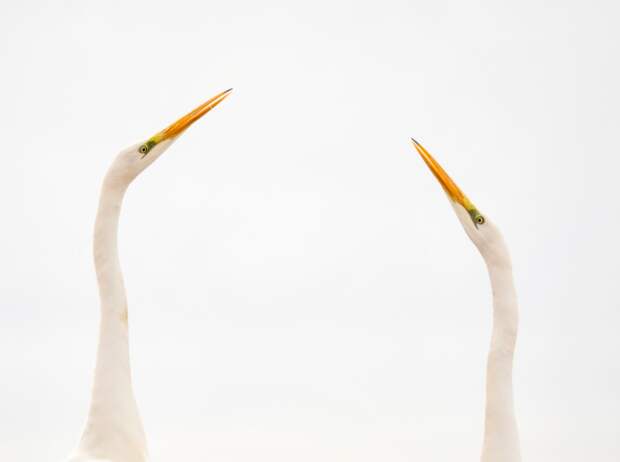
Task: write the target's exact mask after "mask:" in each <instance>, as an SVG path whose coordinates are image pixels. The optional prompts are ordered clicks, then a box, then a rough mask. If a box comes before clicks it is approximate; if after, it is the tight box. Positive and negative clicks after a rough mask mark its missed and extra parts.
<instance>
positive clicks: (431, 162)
mask: <svg viewBox="0 0 620 462" xmlns="http://www.w3.org/2000/svg"><path fill="white" fill-rule="evenodd" d="M411 141H412V142H413V146H414V147H415V148H416V150H417V151H418V153H419V154H420V156H422V159H423V160H424V162H425V163H426V165H427V166H428V168H429V169H430V170H431V172H432V173H433V175H435V178H437V180H438V181H439V184H441V187H442V188H443V190H444V191H445V193H446V195H447V196H448V199H449V200H450V204H451V205H452V208H453V209H454V211H455V212H456V216H457V218H458V219H459V221H460V222H461V224H462V225H463V229H465V232H466V233H467V235H468V236H469V238H470V239H471V241H472V242H473V243H474V244H475V245H476V247H477V248H478V250H479V251H480V253H481V254H482V256H483V257H484V258H485V259H487V260H488V259H492V258H493V257H500V256H501V257H504V256H505V255H506V253H507V248H506V244H505V243H504V239H503V237H502V234H501V233H500V231H499V229H498V228H497V226H495V224H494V223H493V222H492V221H491V220H490V219H489V217H488V216H487V215H484V214H483V213H482V212H480V210H478V209H477V208H476V206H475V205H474V204H473V203H472V202H471V201H470V200H469V199H468V197H467V196H466V195H465V194H464V193H463V192H462V191H461V189H460V188H459V187H458V186H457V185H456V183H455V182H454V181H453V180H452V178H450V176H449V175H448V174H447V173H446V171H445V170H444V169H443V168H442V167H441V165H439V163H438V162H437V161H436V160H435V159H434V158H433V156H431V155H430V153H429V152H428V151H427V150H426V149H424V146H422V145H421V144H420V143H418V142H417V141H416V140H414V139H413V138H411Z"/></svg>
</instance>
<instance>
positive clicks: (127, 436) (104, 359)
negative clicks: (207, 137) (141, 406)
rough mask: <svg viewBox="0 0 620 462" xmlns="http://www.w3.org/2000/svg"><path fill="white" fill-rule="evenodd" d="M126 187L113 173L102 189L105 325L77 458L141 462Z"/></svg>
mask: <svg viewBox="0 0 620 462" xmlns="http://www.w3.org/2000/svg"><path fill="white" fill-rule="evenodd" d="M127 186H128V185H127V184H125V183H122V182H118V181H115V177H114V176H113V175H110V174H108V175H107V176H106V178H105V180H104V182H103V186H102V188H101V196H100V199H99V209H98V212H97V218H96V222H95V233H94V242H93V252H94V260H95V270H96V273H97V282H98V285H99V297H100V302H101V322H100V327H99V345H98V348H97V364H96V367H95V378H94V383H93V389H92V396H91V404H90V410H89V414H88V419H87V423H86V428H85V429H84V432H83V434H82V439H81V441H80V445H79V447H78V454H85V455H88V456H90V457H95V456H96V457H97V458H102V459H106V460H107V459H109V460H123V461H127V462H134V461H135V462H142V461H144V460H146V456H147V450H146V440H145V436H144V430H143V428H142V422H141V419H140V416H139V413H138V408H137V405H136V401H135V398H134V393H133V387H132V383H131V369H130V363H129V336H128V325H127V319H128V318H127V299H126V295H125V287H124V284H123V276H122V272H121V267H120V261H119V257H118V245H117V234H118V221H119V216H120V211H121V205H122V201H123V197H124V195H125V191H126V190H127Z"/></svg>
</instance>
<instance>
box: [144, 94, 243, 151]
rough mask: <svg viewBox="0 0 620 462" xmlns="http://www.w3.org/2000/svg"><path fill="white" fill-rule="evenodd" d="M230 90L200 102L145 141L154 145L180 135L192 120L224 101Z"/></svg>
mask: <svg viewBox="0 0 620 462" xmlns="http://www.w3.org/2000/svg"><path fill="white" fill-rule="evenodd" d="M231 91H232V88H230V89H228V90H226V91H223V92H222V93H219V94H217V95H215V96H214V97H213V98H211V99H210V100H208V101H206V102H204V103H202V104H201V105H200V106H198V107H197V108H196V109H194V110H193V111H191V112H190V113H188V114H186V115H184V116H183V117H181V118H180V119H179V120H177V121H176V122H175V123H173V124H172V125H170V126H168V127H166V128H164V129H163V130H162V131H160V132H159V133H157V134H156V135H154V136H152V137H151V138H149V140H148V141H147V143H149V144H150V143H152V144H153V145H155V144H157V143H160V142H162V141H164V140H167V139H170V138H174V137H176V136H178V135H180V134H181V133H183V132H184V131H185V130H187V128H188V127H189V126H190V125H192V124H193V123H194V122H196V121H197V120H198V119H200V118H201V117H202V116H203V115H205V114H206V113H207V112H209V111H210V110H211V109H213V108H214V107H215V106H217V105H218V104H220V103H221V102H222V101H224V99H226V97H227V96H228V95H230V92H231Z"/></svg>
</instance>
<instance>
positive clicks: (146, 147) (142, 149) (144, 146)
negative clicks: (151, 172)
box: [140, 144, 149, 154]
mask: <svg viewBox="0 0 620 462" xmlns="http://www.w3.org/2000/svg"><path fill="white" fill-rule="evenodd" d="M140 152H141V153H142V154H146V153H147V152H149V147H148V146H147V145H146V144H143V145H142V146H140Z"/></svg>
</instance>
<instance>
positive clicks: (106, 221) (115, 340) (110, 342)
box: [69, 89, 232, 462]
mask: <svg viewBox="0 0 620 462" xmlns="http://www.w3.org/2000/svg"><path fill="white" fill-rule="evenodd" d="M231 90H232V89H230V90H226V91H224V92H222V93H220V94H218V95H216V96H214V97H213V98H211V99H210V100H208V101H207V102H205V103H204V104H201V105H200V106H198V107H197V108H196V109H194V110H193V111H192V112H190V113H189V114H187V115H185V116H184V117H182V118H180V119H179V120H177V121H176V122H175V123H173V124H172V125H170V126H169V127H167V128H166V129H164V130H162V131H161V132H159V133H157V134H156V135H154V136H152V137H151V138H149V139H148V140H147V141H145V142H144V143H140V144H136V145H134V146H131V147H129V148H127V149H125V150H124V151H121V153H120V154H118V156H117V157H116V159H115V160H114V162H112V165H111V166H110V168H109V169H108V172H107V174H106V175H105V178H104V180H103V185H102V187H101V196H100V199H99V209H98V211H97V218H96V221H95V235H94V241H93V251H94V259H95V269H96V272H97V283H98V285H99V298H100V301H101V318H100V326H99V345H98V347H97V364H96V367H95V378H94V384H93V388H92V395H91V403H90V410H89V413H88V418H87V420H86V426H85V428H84V431H83V433H82V437H81V439H80V442H79V444H78V447H77V449H76V450H75V452H74V453H73V455H72V456H71V457H70V458H69V462H95V461H96V462H143V461H145V460H146V458H147V446H146V438H145V435H144V429H143V427H142V421H141V419H140V415H139V413H138V407H137V405H136V400H135V397H134V393H133V387H132V384H131V369H130V365H129V338H128V327H127V299H126V296H125V287H124V285H123V276H122V273H121V267H120V262H119V257H118V247H117V231H118V219H119V214H120V211H121V205H122V202H123V196H124V195H125V191H126V190H127V187H128V186H129V184H130V183H131V182H132V181H133V180H134V179H135V178H136V177H137V176H138V175H139V174H140V173H141V172H142V171H143V170H144V169H146V168H147V167H148V166H149V165H151V164H152V163H153V162H155V160H157V158H158V157H159V156H161V155H162V153H163V152H164V151H165V150H166V149H168V147H169V146H170V145H171V144H172V142H173V141H174V140H175V139H176V138H177V137H178V136H179V135H180V134H181V133H183V132H184V131H185V130H186V129H187V128H188V127H189V126H190V125H191V124H193V123H194V122H195V121H197V120H198V119H200V118H201V117H202V116H203V115H205V114H206V113H207V112H209V111H210V110H211V109H213V108H214V107H215V106H217V105H218V104H219V103H220V102H221V101H222V100H224V98H226V97H227V96H228V95H229V94H230V92H231Z"/></svg>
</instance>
